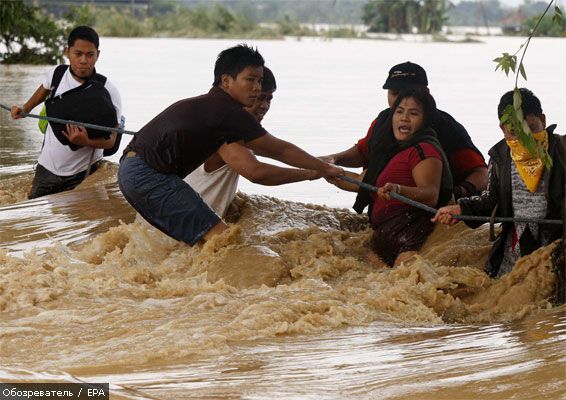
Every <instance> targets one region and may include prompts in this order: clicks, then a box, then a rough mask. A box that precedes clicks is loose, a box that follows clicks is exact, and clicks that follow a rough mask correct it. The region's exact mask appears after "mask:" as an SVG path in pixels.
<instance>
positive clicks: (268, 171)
mask: <svg viewBox="0 0 566 400" xmlns="http://www.w3.org/2000/svg"><path fill="white" fill-rule="evenodd" d="M218 154H219V155H220V157H222V159H223V160H224V161H225V162H226V164H228V165H229V166H230V167H231V168H233V169H234V170H236V171H237V172H238V173H239V174H240V175H242V176H243V177H244V178H246V179H248V180H249V181H251V182H253V183H258V184H260V185H266V186H274V185H282V184H285V183H292V182H300V181H305V180H313V179H318V178H320V174H319V173H318V172H316V171H313V170H309V169H298V168H284V167H278V166H275V165H272V164H267V163H264V162H261V161H259V160H258V159H257V158H256V156H255V155H254V154H253V152H252V151H251V150H250V149H248V148H246V147H244V146H242V145H240V144H238V143H229V144H224V145H222V146H221V147H220V149H218Z"/></svg>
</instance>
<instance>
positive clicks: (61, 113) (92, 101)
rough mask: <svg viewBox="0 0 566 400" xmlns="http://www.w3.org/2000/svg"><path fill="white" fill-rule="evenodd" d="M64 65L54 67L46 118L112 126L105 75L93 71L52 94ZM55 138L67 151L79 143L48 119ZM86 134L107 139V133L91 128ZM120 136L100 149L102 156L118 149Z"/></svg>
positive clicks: (114, 120) (114, 118) (114, 121)
mask: <svg viewBox="0 0 566 400" xmlns="http://www.w3.org/2000/svg"><path fill="white" fill-rule="evenodd" d="M67 68H69V66H68V65H60V66H58V67H57V68H56V69H55V72H54V74H53V80H52V81H51V86H52V87H51V95H50V96H49V97H48V98H47V99H46V100H45V107H46V111H47V116H48V117H55V118H60V119H65V120H72V121H77V122H84V123H89V124H96V125H101V126H106V127H109V128H113V127H115V126H116V125H118V120H117V116H116V109H115V108H114V104H113V103H112V98H111V96H110V93H108V90H106V88H105V87H104V84H105V83H106V77H105V76H104V75H101V74H98V73H96V71H95V72H94V73H93V75H92V76H91V77H90V78H89V79H88V80H86V81H85V82H84V83H83V84H82V85H80V86H78V87H76V88H74V89H71V90H68V91H66V92H65V93H62V94H60V95H57V96H55V92H56V91H57V88H58V87H59V84H60V83H61V80H62V78H63V75H64V73H65V71H66V70H67ZM49 124H50V125H51V129H53V133H54V134H55V137H56V138H57V139H58V140H59V142H61V144H63V145H65V146H69V147H70V148H71V150H73V151H76V150H78V149H79V148H81V146H78V145H76V144H73V143H71V142H69V140H68V139H67V138H66V137H65V135H64V134H63V131H64V130H65V129H66V127H65V125H64V124H61V123H57V122H52V121H49ZM87 132H88V137H89V138H91V139H95V138H107V139H108V138H110V132H107V131H102V130H97V129H91V128H89V129H88V130H87ZM120 139H121V135H120V134H119V135H118V137H117V138H116V143H115V145H114V146H113V148H112V149H108V150H106V149H105V150H104V155H105V156H107V155H111V154H113V153H115V152H116V150H118V146H119V144H120Z"/></svg>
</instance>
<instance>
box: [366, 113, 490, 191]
mask: <svg viewBox="0 0 566 400" xmlns="http://www.w3.org/2000/svg"><path fill="white" fill-rule="evenodd" d="M390 113H391V109H390V108H388V109H385V110H383V111H382V112H381V113H379V115H378V116H377V118H376V119H375V120H374V121H373V122H372V124H371V126H370V127H369V129H368V132H367V134H366V136H365V137H364V138H362V139H360V140H358V142H357V144H356V145H357V147H358V150H359V151H360V153H361V154H362V156H363V157H364V159H365V160H368V154H369V149H368V143H369V139H370V137H371V135H372V133H373V132H374V129H375V127H376V126H377V125H378V124H383V123H385V122H386V121H387V119H388V117H389V115H390ZM432 128H433V129H434V130H435V132H436V133H437V135H438V141H439V142H440V144H441V145H442V148H443V149H444V152H445V153H446V157H447V158H448V162H449V164H450V171H451V172H452V177H453V180H454V184H455V185H457V184H458V183H459V182H461V181H462V180H464V179H465V178H466V177H467V176H468V175H469V174H470V173H471V171H472V170H473V169H474V168H478V167H486V168H487V165H486V163H485V159H484V158H483V155H482V154H481V152H480V151H479V150H478V149H477V148H476V147H475V146H474V144H473V143H472V140H471V138H470V136H469V135H468V132H467V131H466V129H465V128H464V127H463V126H462V125H461V124H460V123H458V121H456V120H455V119H454V118H453V117H452V116H451V115H450V114H448V113H446V112H444V111H441V110H438V113H437V114H436V117H435V119H434V122H433V124H432ZM366 166H367V162H366Z"/></svg>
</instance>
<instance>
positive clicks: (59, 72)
mask: <svg viewBox="0 0 566 400" xmlns="http://www.w3.org/2000/svg"><path fill="white" fill-rule="evenodd" d="M68 68H69V66H68V65H66V64H62V65H58V66H57V68H55V71H54V72H53V78H51V89H50V90H51V94H50V95H49V97H50V98H53V97H54V96H55V92H56V91H57V88H58V87H59V84H60V83H61V80H63V75H65V72H67V69H68Z"/></svg>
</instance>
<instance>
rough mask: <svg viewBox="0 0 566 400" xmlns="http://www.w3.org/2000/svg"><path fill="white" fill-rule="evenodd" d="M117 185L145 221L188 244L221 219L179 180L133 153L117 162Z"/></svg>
mask: <svg viewBox="0 0 566 400" xmlns="http://www.w3.org/2000/svg"><path fill="white" fill-rule="evenodd" d="M118 185H119V186H120V190H121V191H122V193H123V194H124V197H125V198H126V200H127V201H128V202H129V203H130V204H131V205H132V207H134V208H135V209H136V211H137V212H139V213H140V214H141V216H142V217H143V218H144V219H145V220H146V221H147V222H149V223H150V224H151V225H153V226H155V227H156V228H157V229H159V230H160V231H162V232H163V233H165V234H167V235H169V236H171V237H172V238H174V239H176V240H179V241H183V242H185V243H188V244H190V245H191V246H192V245H194V244H195V243H197V242H198V241H199V240H200V239H201V238H202V237H203V236H204V235H205V234H206V233H207V232H208V231H209V230H210V229H212V227H214V226H215V225H216V224H218V223H219V222H220V221H221V219H220V217H218V215H216V214H215V213H214V211H212V209H211V208H210V207H209V206H208V205H207V204H206V203H205V202H204V200H203V199H202V198H201V197H200V195H199V194H198V193H197V192H195V191H194V190H193V188H191V187H190V186H189V185H188V184H187V183H186V182H185V181H184V180H183V179H181V178H180V177H178V176H177V175H175V174H163V173H160V172H158V171H156V170H155V169H153V168H151V167H150V166H149V165H148V164H147V163H146V162H145V161H143V160H142V159H141V158H140V157H139V156H137V155H135V153H133V152H129V153H128V154H127V155H126V156H124V157H123V158H122V160H121V161H120V169H119V170H118Z"/></svg>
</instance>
